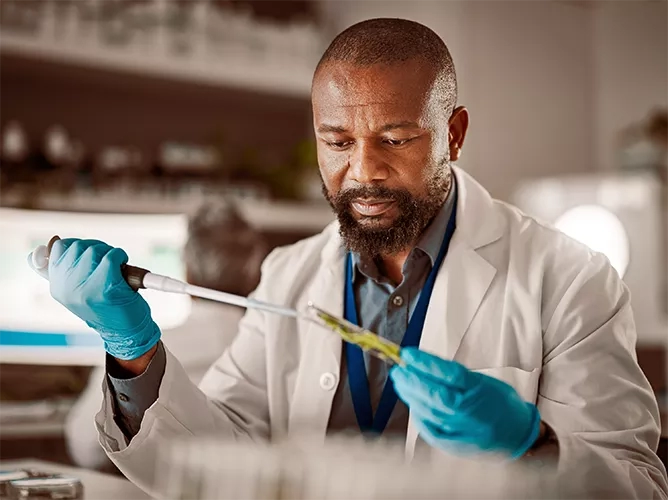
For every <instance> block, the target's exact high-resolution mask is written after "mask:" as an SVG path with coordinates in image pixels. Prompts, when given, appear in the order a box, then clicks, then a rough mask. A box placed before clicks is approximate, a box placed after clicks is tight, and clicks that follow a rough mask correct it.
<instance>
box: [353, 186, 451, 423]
mask: <svg viewBox="0 0 668 500" xmlns="http://www.w3.org/2000/svg"><path fill="white" fill-rule="evenodd" d="M453 201H454V205H453V209H452V213H451V214H450V219H449V220H448V225H447V227H446V230H445V236H444V237H443V243H441V248H440V250H439V251H438V256H437V257H436V261H435V262H434V266H433V267H432V269H431V272H430V273H429V276H427V281H425V283H424V285H423V287H422V291H421V292H420V298H419V299H418V303H417V305H416V306H415V310H414V311H413V314H412V316H411V319H410V321H409V322H408V329H407V330H406V333H405V334H404V338H403V340H402V341H401V347H407V346H411V347H417V346H419V345H420V337H421V336H422V328H423V327H424V321H425V318H426V317H427V308H428V307H429V299H430V298H431V292H432V290H433V289H434V283H435V282H436V276H437V275H438V270H439V268H440V267H441V264H442V263H443V260H444V259H445V254H446V253H447V252H448V247H449V246H450V240H451V239H452V235H453V233H454V232H455V219H456V217H457V191H456V190H455V192H454V200H453ZM352 277H353V261H352V258H351V256H350V253H348V256H347V259H346V286H345V300H344V305H345V306H344V316H345V318H346V319H347V320H348V321H350V322H351V323H354V324H355V325H359V321H358V315H357V305H356V304H355V292H354V290H353V279H352ZM344 355H345V356H346V363H347V366H348V382H349V384H350V392H351V395H352V399H353V407H354V409H355V416H356V417H357V423H358V425H359V427H360V430H361V431H362V432H363V433H367V432H373V433H376V434H382V432H383V431H384V430H385V427H386V426H387V423H388V422H389V421H390V416H391V415H392V412H393V411H394V407H395V405H396V404H397V399H398V398H397V393H396V392H395V391H394V386H393V385H392V381H391V380H390V379H389V378H388V379H387V380H386V381H385V386H384V387H383V392H382V394H381V397H380V402H379V403H378V408H377V409H376V415H375V416H374V415H373V410H372V407H371V395H370V393H369V380H368V378H367V374H366V366H365V364H364V354H363V352H362V349H360V348H359V347H358V346H356V345H354V344H350V343H348V342H346V344H345V351H344Z"/></svg>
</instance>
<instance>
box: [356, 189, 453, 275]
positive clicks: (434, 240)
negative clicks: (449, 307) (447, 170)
mask: <svg viewBox="0 0 668 500" xmlns="http://www.w3.org/2000/svg"><path fill="white" fill-rule="evenodd" d="M456 189H457V183H456V182H453V183H452V189H451V190H450V192H449V193H448V197H447V198H446V199H445V202H444V203H443V206H442V207H441V208H440V210H439V211H438V213H437V214H436V216H435V217H434V218H433V219H432V220H431V222H430V223H429V224H428V225H427V227H426V228H425V230H424V231H423V232H422V235H421V236H420V238H419V239H418V242H417V244H416V245H415V247H414V248H413V250H412V251H411V253H410V255H409V256H408V259H413V258H415V255H414V254H415V253H416V250H417V251H420V252H422V253H424V254H426V255H427V256H428V257H429V260H430V262H431V267H433V266H434V263H435V262H436V259H437V257H438V252H439V250H440V249H441V243H443V238H445V231H446V228H447V226H448V221H449V220H450V216H451V215H452V211H453V209H454V205H455V190H456ZM352 261H353V275H352V278H353V283H354V282H355V280H356V279H357V273H358V272H361V273H362V274H364V275H365V276H367V277H368V278H370V279H372V280H374V281H381V279H382V276H381V275H380V273H379V272H378V266H377V265H376V264H375V262H373V261H366V259H362V257H361V256H360V254H359V253H357V252H353V254H352ZM407 262H408V260H407Z"/></svg>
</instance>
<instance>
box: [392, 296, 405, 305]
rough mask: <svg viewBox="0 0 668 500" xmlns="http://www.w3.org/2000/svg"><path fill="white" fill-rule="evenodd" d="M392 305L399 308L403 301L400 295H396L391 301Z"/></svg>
mask: <svg viewBox="0 0 668 500" xmlns="http://www.w3.org/2000/svg"><path fill="white" fill-rule="evenodd" d="M392 303H393V304H394V305H395V306H397V307H401V305H402V304H403V303H404V299H403V297H402V296H401V295H397V296H396V297H394V298H393V299H392Z"/></svg>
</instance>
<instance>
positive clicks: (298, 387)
mask: <svg viewBox="0 0 668 500" xmlns="http://www.w3.org/2000/svg"><path fill="white" fill-rule="evenodd" d="M331 229H332V228H330V230H331ZM344 262H345V252H344V251H343V249H342V248H341V245H340V239H339V237H338V234H336V233H335V232H334V234H332V237H331V239H330V241H329V242H328V243H327V244H326V245H325V248H324V249H323V251H322V264H321V266H320V267H319V269H318V270H317V271H316V275H315V276H314V278H313V280H312V282H311V285H310V286H309V289H308V291H307V292H306V293H305V295H304V297H305V298H306V299H307V300H310V301H311V302H313V304H315V305H317V306H318V307H320V308H322V309H323V310H325V311H327V312H329V313H332V314H335V315H337V316H343V286H344ZM304 330H305V332H304V334H303V337H302V341H303V342H304V347H303V348H302V353H304V355H303V356H302V365H301V367H300V369H299V373H298V375H297V380H296V383H295V391H294V398H293V401H292V406H291V409H290V420H289V432H290V433H295V434H303V433H305V432H306V433H309V434H312V435H313V437H322V438H324V437H325V434H326V432H327V424H328V422H329V416H330V412H331V408H332V400H333V398H334V394H335V392H336V387H337V382H338V381H339V377H340V371H341V370H340V366H341V352H342V344H341V342H342V341H341V338H340V337H339V336H338V335H336V334H334V333H332V332H328V331H327V330H325V329H324V328H323V327H321V326H318V325H316V324H314V323H308V325H307V326H305V328H304Z"/></svg>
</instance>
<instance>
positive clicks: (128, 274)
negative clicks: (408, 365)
mask: <svg viewBox="0 0 668 500" xmlns="http://www.w3.org/2000/svg"><path fill="white" fill-rule="evenodd" d="M59 239H60V238H59V237H58V236H54V237H53V238H51V240H50V241H49V243H48V244H47V245H40V246H38V247H37V248H35V250H33V251H32V252H31V253H30V255H29V259H30V262H31V264H32V267H33V268H34V270H36V271H37V272H38V273H40V274H42V275H45V274H46V272H47V271H48V266H49V255H50V253H51V247H52V246H53V244H54V243H55V242H56V241H58V240H59ZM121 274H122V275H123V278H125V281H126V282H127V283H128V285H129V286H130V288H132V289H133V290H134V291H135V292H136V291H138V290H139V289H149V290H158V291H161V292H168V293H181V294H187V295H190V296H192V297H200V298H203V299H209V300H213V301H216V302H222V303H225V304H231V305H235V306H239V307H243V308H246V309H259V310H262V311H266V312H270V313H274V314H279V315H282V316H287V317H291V318H296V319H303V320H306V321H311V322H313V323H316V324H317V325H319V326H323V327H326V328H327V329H329V330H332V331H334V332H336V333H338V334H339V335H340V336H341V338H342V339H343V340H345V341H346V342H349V343H352V344H355V345H358V346H359V347H360V348H361V349H363V350H365V351H367V352H369V353H370V354H373V355H374V356H376V357H378V358H380V359H382V360H384V361H386V362H388V363H398V364H403V362H402V361H401V357H400V352H401V348H400V347H399V346H398V345H397V344H395V343H394V342H390V341H389V340H386V339H384V338H382V337H379V336H378V335H376V334H375V333H373V332H371V331H369V330H365V329H363V328H360V327H359V326H357V325H354V324H353V323H350V322H349V321H346V320H345V319H343V318H339V317H337V316H334V315H332V314H329V313H327V312H325V311H323V310H322V309H320V308H319V307H317V306H316V305H315V304H313V303H312V302H309V303H308V311H310V312H312V313H314V315H309V314H305V313H302V312H299V311H297V310H296V309H293V308H290V307H285V306H279V305H277V304H272V303H269V302H264V301H261V300H256V299H251V298H248V297H243V296H241V295H235V294H232V293H227V292H221V291H218V290H212V289H210V288H204V287H200V286H195V285H191V284H189V283H186V282H184V281H181V280H178V279H175V278H170V277H169V276H163V275H161V274H155V273H152V272H150V271H148V270H147V269H143V268H141V267H136V266H131V265H129V264H123V265H122V266H121Z"/></svg>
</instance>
